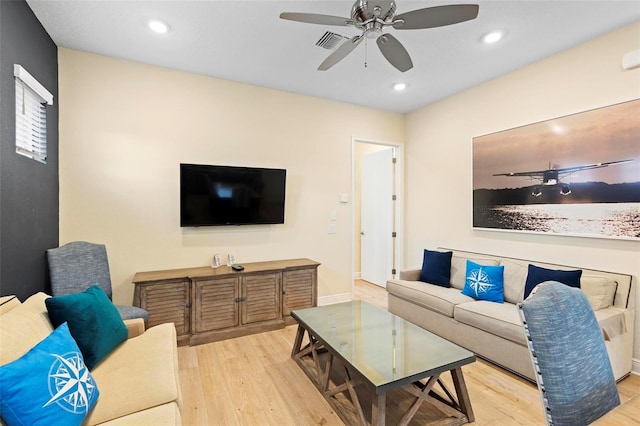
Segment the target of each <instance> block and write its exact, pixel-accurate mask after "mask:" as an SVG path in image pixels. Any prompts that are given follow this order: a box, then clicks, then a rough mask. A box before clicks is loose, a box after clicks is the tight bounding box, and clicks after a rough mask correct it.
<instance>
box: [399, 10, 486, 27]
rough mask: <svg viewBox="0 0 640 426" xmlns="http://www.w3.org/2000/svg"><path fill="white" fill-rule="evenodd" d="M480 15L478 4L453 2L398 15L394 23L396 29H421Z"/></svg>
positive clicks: (466, 19)
mask: <svg viewBox="0 0 640 426" xmlns="http://www.w3.org/2000/svg"><path fill="white" fill-rule="evenodd" d="M477 16H478V5H477V4H452V5H448V6H436V7H426V8H424V9H418V10H413V11H411V12H407V13H402V14H400V15H396V17H395V19H394V21H399V20H401V21H404V23H402V22H398V23H396V24H394V25H393V28H395V29H396V30H419V29H423V28H435V27H442V26H445V25H451V24H457V23H458V22H464V21H469V20H471V19H475V18H476V17H477Z"/></svg>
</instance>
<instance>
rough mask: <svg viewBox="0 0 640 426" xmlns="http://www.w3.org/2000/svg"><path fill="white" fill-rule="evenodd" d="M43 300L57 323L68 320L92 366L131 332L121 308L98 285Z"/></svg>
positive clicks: (56, 324) (85, 357) (91, 367)
mask: <svg viewBox="0 0 640 426" xmlns="http://www.w3.org/2000/svg"><path fill="white" fill-rule="evenodd" d="M44 303H45V304H46V305H47V311H48V312H49V319H50V320H51V323H52V324H53V326H54V327H57V326H59V325H60V324H62V323H64V322H67V323H69V331H71V335H72V336H73V338H74V339H75V340H76V342H77V343H78V347H79V348H80V351H82V355H83V356H84V360H85V363H86V364H87V367H89V370H93V368H94V367H95V366H96V365H98V363H99V362H100V361H102V359H103V358H104V357H106V356H107V355H109V353H110V352H111V351H112V350H113V349H114V348H115V347H116V346H118V345H119V344H120V343H122V342H124V341H125V340H127V337H128V335H129V332H128V330H127V326H126V325H124V322H123V321H122V318H121V317H120V314H119V313H118V309H117V308H116V307H115V306H114V305H113V303H112V302H111V300H109V298H108V297H107V295H106V294H105V292H104V291H103V290H102V289H101V288H100V287H98V286H97V285H94V286H92V287H89V288H88V289H87V290H85V291H84V292H82V293H75V294H68V295H65V296H57V297H50V298H48V299H46V300H45V301H44Z"/></svg>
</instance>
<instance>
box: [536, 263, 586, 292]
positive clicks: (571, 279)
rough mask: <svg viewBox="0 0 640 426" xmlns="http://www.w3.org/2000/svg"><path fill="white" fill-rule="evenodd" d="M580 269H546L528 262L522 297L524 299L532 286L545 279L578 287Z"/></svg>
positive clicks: (580, 275)
mask: <svg viewBox="0 0 640 426" xmlns="http://www.w3.org/2000/svg"><path fill="white" fill-rule="evenodd" d="M581 277H582V270H581V269H576V270H573V271H562V270H559V269H547V268H541V267H540V266H536V265H531V264H529V272H528V273H527V281H526V283H525V284H524V298H525V299H526V298H527V297H529V294H531V291H533V289H534V287H535V286H537V285H538V284H540V283H543V282H545V281H558V282H560V283H562V284H566V285H568V286H569V287H575V288H580V278H581Z"/></svg>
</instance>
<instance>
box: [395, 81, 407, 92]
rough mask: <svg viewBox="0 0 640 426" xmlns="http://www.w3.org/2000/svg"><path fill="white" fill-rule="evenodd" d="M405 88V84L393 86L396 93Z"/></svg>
mask: <svg viewBox="0 0 640 426" xmlns="http://www.w3.org/2000/svg"><path fill="white" fill-rule="evenodd" d="M406 88H407V85H406V83H396V84H394V85H393V90H395V91H396V92H402V91H403V90H404V89H406Z"/></svg>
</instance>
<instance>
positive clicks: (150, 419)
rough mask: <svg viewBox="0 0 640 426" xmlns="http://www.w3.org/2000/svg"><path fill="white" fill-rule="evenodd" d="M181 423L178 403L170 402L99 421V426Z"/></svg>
mask: <svg viewBox="0 0 640 426" xmlns="http://www.w3.org/2000/svg"><path fill="white" fill-rule="evenodd" d="M179 424H182V418H181V417H180V409H179V407H178V404H176V403H175V402H171V403H169V404H162V405H160V406H158V407H153V408H149V409H148V410H142V411H138V412H136V413H133V414H129V415H128V416H125V417H119V418H117V419H113V420H109V421H108V422H105V423H101V424H100V426H131V425H153V426H175V425H179Z"/></svg>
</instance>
